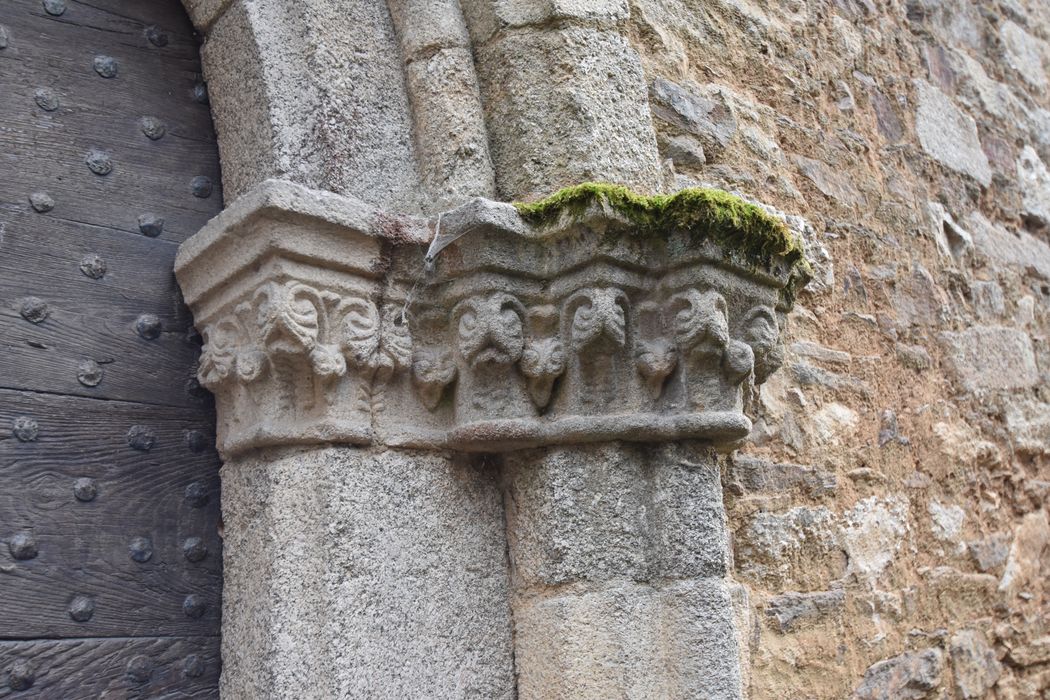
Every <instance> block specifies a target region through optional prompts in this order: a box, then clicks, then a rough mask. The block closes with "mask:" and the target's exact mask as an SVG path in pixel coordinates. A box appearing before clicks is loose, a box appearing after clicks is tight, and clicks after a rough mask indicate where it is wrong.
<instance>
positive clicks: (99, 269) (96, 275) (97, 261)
mask: <svg viewBox="0 0 1050 700" xmlns="http://www.w3.org/2000/svg"><path fill="white" fill-rule="evenodd" d="M80 271H81V272H83V273H84V275H85V276H86V277H90V278H91V279H93V280H100V279H102V278H103V277H105V276H106V261H105V260H103V259H102V256H101V255H99V254H98V253H88V254H87V255H85V256H84V258H83V259H82V260H81V261H80Z"/></svg>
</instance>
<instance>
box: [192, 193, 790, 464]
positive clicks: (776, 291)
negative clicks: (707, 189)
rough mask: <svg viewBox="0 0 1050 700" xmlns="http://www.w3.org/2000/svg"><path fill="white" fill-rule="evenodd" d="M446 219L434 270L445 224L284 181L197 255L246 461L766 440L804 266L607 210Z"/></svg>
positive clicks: (223, 430)
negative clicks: (335, 452)
mask: <svg viewBox="0 0 1050 700" xmlns="http://www.w3.org/2000/svg"><path fill="white" fill-rule="evenodd" d="M443 219H444V221H443V224H442V229H443V230H444V231H445V232H446V235H449V233H450V232H451V237H452V238H454V240H452V242H451V243H449V244H448V245H447V247H445V248H444V249H443V250H442V251H441V253H440V255H438V256H437V258H436V261H435V264H434V265H433V266H432V269H429V270H425V269H424V265H423V260H424V243H425V242H426V240H427V239H428V238H429V236H430V231H429V229H430V226H429V223H428V222H426V221H424V220H421V219H412V218H408V217H397V218H394V217H390V216H388V215H384V214H383V213H382V212H378V211H375V210H371V209H369V208H368V207H366V206H364V205H362V204H360V203H358V202H355V201H353V200H349V199H345V198H342V197H336V196H333V195H316V196H315V195H314V193H311V192H309V191H307V190H305V189H304V188H302V187H299V186H297V185H291V184H289V183H284V182H276V181H270V182H267V183H265V184H264V185H263V186H262V187H260V188H259V189H258V190H257V191H256V192H255V193H253V194H251V195H249V196H247V197H245V198H243V199H242V200H240V201H238V202H236V203H234V204H233V206H231V207H230V208H229V209H228V210H227V212H224V214H223V215H221V216H220V217H217V218H216V219H215V220H214V221H213V222H211V223H210V224H209V225H208V227H207V228H206V229H205V230H204V231H203V232H202V233H201V234H199V235H198V237H196V238H195V239H193V240H192V241H190V242H189V243H187V244H186V245H185V246H183V248H182V250H180V255H179V260H178V263H177V273H178V275H179V278H180V282H181V283H182V286H183V289H184V292H185V294H186V297H187V300H188V301H189V302H190V304H191V306H192V307H193V309H194V311H195V314H196V318H197V324H198V327H199V328H200V329H201V332H202V334H203V336H204V340H205V346H204V352H203V354H202V356H201V363H200V371H199V377H200V381H201V383H202V384H203V385H204V386H206V387H207V388H209V389H210V390H211V391H213V392H214V393H215V395H216V397H217V400H218V402H219V412H218V413H219V416H220V427H219V447H220V449H221V450H222V451H223V452H224V454H225V455H227V456H229V455H231V454H234V453H237V452H240V451H243V450H246V449H249V448H254V447H260V446H265V445H275V444H282V445H287V444H296V443H298V444H308V443H328V442H335V443H351V444H372V443H382V444H386V445H391V446H406V447H428V448H435V447H438V448H451V449H460V450H468V451H491V450H504V449H514V448H523V447H533V446H541V445H550V444H562V443H580V442H590V441H604V440H616V439H621V440H644V441H652V440H670V439H685V438H695V439H703V440H707V441H711V442H714V443H720V444H732V443H733V442H734V441H737V440H739V439H742V438H743V437H745V436H746V435H747V433H748V432H749V430H750V427H751V424H750V421H749V420H748V419H747V417H746V416H745V415H744V413H743V400H744V393H745V390H746V388H747V387H748V386H749V384H750V383H752V382H755V383H760V382H762V381H764V380H765V378H766V377H767V376H768V375H769V373H770V372H772V371H773V370H775V369H776V368H777V367H778V366H779V364H780V362H781V355H780V346H779V328H780V324H781V321H782V315H783V313H784V311H785V309H786V306H787V301H786V299H787V294H786V291H787V290H788V288H789V285H790V283H791V275H792V274H793V269H792V266H791V265H790V264H788V263H786V262H784V261H777V260H771V261H770V263H769V264H768V265H766V266H764V267H760V266H756V265H755V264H754V263H753V262H748V263H744V262H742V261H740V260H734V259H733V255H732V253H731V252H730V253H729V254H727V253H726V252H725V251H723V250H720V249H719V248H717V247H716V246H714V245H713V244H711V243H710V242H701V243H699V244H696V243H695V242H694V241H691V240H690V239H689V234H688V232H676V231H668V232H666V235H664V236H661V237H654V236H652V235H648V236H639V235H637V232H635V231H633V229H632V224H631V223H630V221H628V220H626V219H625V218H623V217H620V216H618V215H617V214H616V212H615V211H612V210H610V209H608V208H602V207H600V206H598V207H592V208H591V209H589V210H587V211H586V212H584V213H582V214H581V215H579V216H576V217H573V219H572V220H566V221H563V222H561V223H559V224H556V225H553V226H546V227H544V228H543V229H535V228H532V227H530V226H529V225H528V224H526V223H525V222H524V221H523V220H522V219H521V218H520V217H519V216H518V214H517V212H516V211H515V209H514V208H513V207H512V206H511V205H506V204H498V203H495V202H490V201H487V200H475V201H473V202H471V203H470V204H468V205H465V206H464V207H461V208H460V209H458V210H454V211H452V212H449V213H447V214H446V215H444V217H443ZM456 231H462V232H467V233H466V235H459V236H458V237H457V236H456ZM632 234H634V235H632ZM222 268H225V270H224V271H221V272H217V271H218V270H221V269H222Z"/></svg>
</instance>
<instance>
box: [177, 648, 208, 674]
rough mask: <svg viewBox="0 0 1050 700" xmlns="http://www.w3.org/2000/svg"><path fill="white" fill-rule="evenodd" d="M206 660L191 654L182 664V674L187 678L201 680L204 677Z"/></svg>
mask: <svg viewBox="0 0 1050 700" xmlns="http://www.w3.org/2000/svg"><path fill="white" fill-rule="evenodd" d="M204 668H205V667H204V660H203V659H201V657H199V656H197V655H196V654H190V655H189V656H187V657H186V658H185V660H183V662H182V673H183V674H184V675H185V676H186V677H187V678H200V677H201V676H203V675H204Z"/></svg>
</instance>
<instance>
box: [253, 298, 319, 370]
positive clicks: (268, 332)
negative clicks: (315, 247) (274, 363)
mask: <svg viewBox="0 0 1050 700" xmlns="http://www.w3.org/2000/svg"><path fill="white" fill-rule="evenodd" d="M255 303H256V310H257V317H258V324H259V328H260V330H261V336H262V339H263V344H264V345H265V347H266V349H267V350H268V351H270V352H272V353H278V354H300V353H306V352H309V351H310V350H312V349H313V347H314V345H315V344H316V343H317V336H318V333H319V332H320V325H321V318H320V317H321V314H323V313H324V311H323V310H324V306H323V304H322V302H321V299H320V297H319V296H318V294H317V292H316V291H315V290H313V289H311V288H309V287H307V286H306V285H302V284H295V283H293V284H278V283H271V284H268V285H266V286H265V287H263V288H262V289H260V290H259V291H258V292H256V294H255Z"/></svg>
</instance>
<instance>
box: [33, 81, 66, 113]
mask: <svg viewBox="0 0 1050 700" xmlns="http://www.w3.org/2000/svg"><path fill="white" fill-rule="evenodd" d="M33 101H34V102H36V106H37V107H39V108H40V109H42V110H44V111H45V112H54V111H55V110H56V109H58V108H59V107H60V106H61V104H60V102H59V100H58V94H57V93H56V92H55V91H54V90H52V89H51V88H47V87H42V88H37V89H36V92H34V93H33Z"/></svg>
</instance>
